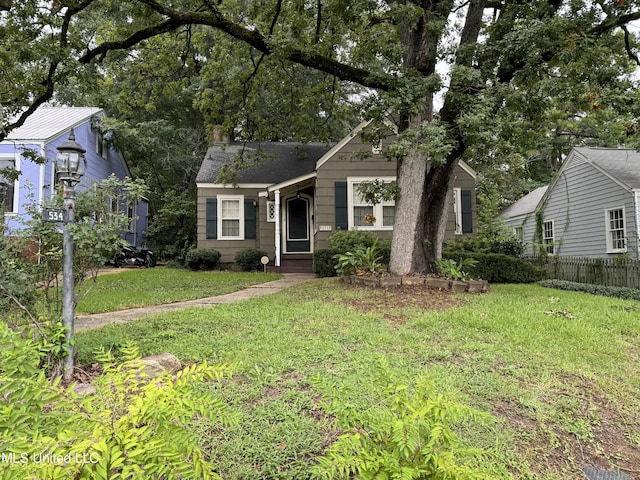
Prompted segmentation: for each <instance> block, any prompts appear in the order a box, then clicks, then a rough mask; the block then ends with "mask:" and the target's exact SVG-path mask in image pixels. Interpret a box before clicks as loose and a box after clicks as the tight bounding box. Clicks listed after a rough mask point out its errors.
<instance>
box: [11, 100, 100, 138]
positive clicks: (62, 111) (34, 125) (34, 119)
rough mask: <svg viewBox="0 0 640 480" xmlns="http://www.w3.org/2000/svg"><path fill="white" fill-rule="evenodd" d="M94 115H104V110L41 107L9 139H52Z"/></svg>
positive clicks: (94, 108)
mask: <svg viewBox="0 0 640 480" xmlns="http://www.w3.org/2000/svg"><path fill="white" fill-rule="evenodd" d="M94 115H99V116H103V115H104V111H103V110H102V109H101V108H97V107H40V108H38V109H37V110H36V111H35V112H34V113H33V114H31V115H30V116H29V118H27V120H26V121H25V122H24V125H22V126H21V127H18V128H16V129H15V130H12V131H11V132H9V135H8V136H7V140H38V141H48V140H52V139H54V138H55V137H57V136H59V135H61V134H62V133H64V132H66V131H68V130H69V129H70V128H73V127H76V126H78V125H80V124H82V123H84V122H86V121H87V120H88V119H90V118H91V117H92V116H94Z"/></svg>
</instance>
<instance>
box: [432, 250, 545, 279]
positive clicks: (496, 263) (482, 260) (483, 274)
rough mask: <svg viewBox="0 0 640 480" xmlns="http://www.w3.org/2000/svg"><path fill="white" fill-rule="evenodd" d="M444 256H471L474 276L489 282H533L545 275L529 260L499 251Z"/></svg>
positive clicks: (455, 257)
mask: <svg viewBox="0 0 640 480" xmlns="http://www.w3.org/2000/svg"><path fill="white" fill-rule="evenodd" d="M443 256H444V257H447V258H450V259H453V260H455V261H464V260H465V259H467V258H473V260H475V261H476V262H477V263H476V265H475V266H474V269H473V272H474V276H475V277H477V278H481V279H482V280H486V281H488V282H489V283H533V282H537V281H539V280H542V279H544V278H546V277H547V272H546V270H545V269H543V268H540V267H536V266H535V265H533V264H532V263H531V262H528V261H526V260H524V259H522V258H516V257H512V256H509V255H503V254H500V253H451V254H449V253H447V254H443Z"/></svg>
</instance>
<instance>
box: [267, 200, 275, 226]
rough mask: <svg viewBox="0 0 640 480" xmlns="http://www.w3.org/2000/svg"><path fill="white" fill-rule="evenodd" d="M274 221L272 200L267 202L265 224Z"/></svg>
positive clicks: (273, 203)
mask: <svg viewBox="0 0 640 480" xmlns="http://www.w3.org/2000/svg"><path fill="white" fill-rule="evenodd" d="M275 221H276V202H274V201H272V200H268V201H267V222H275Z"/></svg>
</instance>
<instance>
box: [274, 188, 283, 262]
mask: <svg viewBox="0 0 640 480" xmlns="http://www.w3.org/2000/svg"><path fill="white" fill-rule="evenodd" d="M274 193H275V202H276V228H275V230H276V238H275V241H276V258H275V264H276V268H278V267H280V256H281V255H282V249H281V245H280V242H281V238H280V228H281V224H280V190H276V191H275V192H274Z"/></svg>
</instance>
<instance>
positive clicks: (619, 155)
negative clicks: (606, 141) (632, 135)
mask: <svg viewBox="0 0 640 480" xmlns="http://www.w3.org/2000/svg"><path fill="white" fill-rule="evenodd" d="M572 154H573V155H572ZM576 154H577V155H580V156H581V157H582V158H580V160H584V161H586V162H587V163H591V164H592V165H594V166H596V168H598V169H599V170H601V171H602V172H604V173H605V174H607V175H608V176H610V177H611V178H613V179H614V180H616V181H617V182H618V183H620V184H621V185H623V186H625V187H627V188H629V189H634V188H640V153H638V152H637V151H636V150H633V149H630V148H589V147H576V148H574V149H573V150H572V152H571V153H570V154H569V157H568V158H567V161H566V164H567V165H566V169H570V168H572V167H574V166H576V165H577V164H580V163H582V162H580V160H578V159H577V158H575V156H576Z"/></svg>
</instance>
